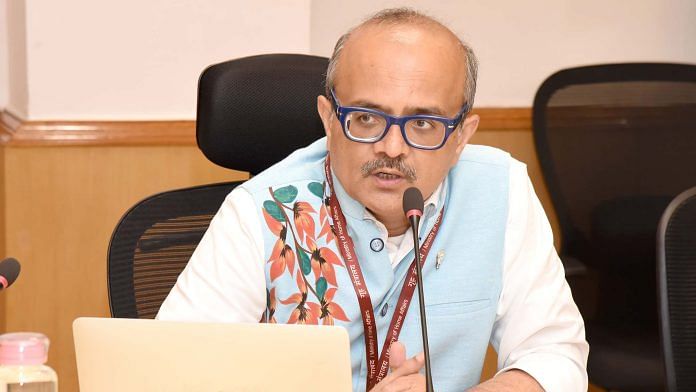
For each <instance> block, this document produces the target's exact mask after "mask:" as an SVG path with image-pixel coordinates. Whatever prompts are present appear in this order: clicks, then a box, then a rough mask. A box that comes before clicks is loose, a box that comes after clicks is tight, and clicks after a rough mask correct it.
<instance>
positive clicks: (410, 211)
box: [403, 187, 433, 392]
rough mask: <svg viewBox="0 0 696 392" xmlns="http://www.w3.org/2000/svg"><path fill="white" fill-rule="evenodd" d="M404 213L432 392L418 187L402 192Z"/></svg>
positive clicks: (428, 389)
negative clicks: (412, 254)
mask: <svg viewBox="0 0 696 392" xmlns="http://www.w3.org/2000/svg"><path fill="white" fill-rule="evenodd" d="M403 207H404V214H405V215H406V218H407V219H408V221H409V223H410V224H411V231H412V233H413V250H414V253H415V255H416V277H417V279H418V305H419V308H420V320H421V332H422V336H423V354H424V356H425V385H426V391H428V392H433V376H432V372H431V370H430V348H429V347H428V323H427V322H426V320H425V299H424V295H423V272H422V267H423V264H422V262H421V256H420V243H419V241H418V224H419V223H420V217H421V216H423V195H422V194H421V192H420V191H419V190H418V188H415V187H411V188H408V189H406V191H405V192H404V199H403Z"/></svg>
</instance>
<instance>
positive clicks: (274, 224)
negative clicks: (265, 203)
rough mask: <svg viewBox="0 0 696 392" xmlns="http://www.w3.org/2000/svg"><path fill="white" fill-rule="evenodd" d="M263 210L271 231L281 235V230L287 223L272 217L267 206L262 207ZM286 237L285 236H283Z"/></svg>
mask: <svg viewBox="0 0 696 392" xmlns="http://www.w3.org/2000/svg"><path fill="white" fill-rule="evenodd" d="M261 211H263V219H265V220H266V224H267V225H268V228H269V229H270V230H271V233H273V234H275V235H277V236H280V232H281V231H282V230H283V229H284V228H285V225H284V224H282V223H280V222H278V221H277V220H276V219H275V218H274V217H272V216H271V215H270V214H269V213H268V212H266V209H265V208H262V209H261ZM283 238H285V236H283Z"/></svg>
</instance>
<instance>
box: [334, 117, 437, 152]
mask: <svg viewBox="0 0 696 392" xmlns="http://www.w3.org/2000/svg"><path fill="white" fill-rule="evenodd" d="M344 125H345V129H346V131H348V133H349V134H350V136H351V137H353V138H355V139H358V140H361V141H366V142H370V141H375V140H377V139H379V138H380V137H381V136H382V134H383V133H384V132H386V131H387V129H386V128H387V119H386V118H384V117H382V116H380V115H377V114H375V113H369V112H360V111H356V112H351V113H348V115H347V116H346V118H345V124H344ZM404 130H405V133H406V139H407V140H408V142H409V143H411V144H415V145H419V146H423V147H435V146H438V145H440V144H441V143H442V140H443V139H444V138H445V124H444V123H442V122H440V121H436V120H432V119H427V118H416V119H411V120H408V121H407V122H406V123H405V124H404Z"/></svg>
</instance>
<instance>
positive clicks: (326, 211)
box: [319, 199, 334, 243]
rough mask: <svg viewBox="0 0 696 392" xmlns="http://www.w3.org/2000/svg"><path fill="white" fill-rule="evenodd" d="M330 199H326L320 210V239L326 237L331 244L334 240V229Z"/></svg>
mask: <svg viewBox="0 0 696 392" xmlns="http://www.w3.org/2000/svg"><path fill="white" fill-rule="evenodd" d="M328 200H329V199H325V201H324V203H322V204H321V208H320V209H319V222H321V231H320V232H319V238H321V237H323V236H326V242H327V243H329V242H331V241H333V240H334V232H333V227H331V220H330V219H329V216H331V206H329V204H328Z"/></svg>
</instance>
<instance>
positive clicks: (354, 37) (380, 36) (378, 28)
mask: <svg viewBox="0 0 696 392" xmlns="http://www.w3.org/2000/svg"><path fill="white" fill-rule="evenodd" d="M380 40H381V41H380ZM387 41H389V42H387ZM382 43H384V44H389V43H391V44H393V43H397V44H398V43H400V44H403V47H404V50H407V51H405V52H403V53H398V54H396V55H397V56H396V57H394V59H393V60H394V61H408V58H409V57H410V56H417V55H419V52H421V51H422V50H429V49H435V51H436V52H439V53H438V56H439V57H440V58H441V59H443V60H446V61H454V62H458V63H459V66H457V67H456V68H457V69H459V71H458V72H460V75H461V77H462V81H461V83H460V84H459V85H458V86H460V92H459V93H458V94H456V95H457V96H459V97H462V102H461V103H462V104H463V103H464V102H466V103H467V104H468V105H469V107H470V108H471V106H472V105H473V101H474V96H475V93H476V77H477V68H478V63H477V61H476V57H475V55H474V52H473V50H472V49H471V48H470V47H469V46H468V45H467V44H465V43H464V42H463V41H461V40H460V39H459V38H458V37H457V36H456V35H455V34H454V33H452V31H451V30H449V29H448V28H447V27H445V26H444V25H443V24H441V23H440V22H438V21H437V20H435V19H433V18H431V17H429V16H426V15H424V14H421V13H419V12H417V11H415V10H412V9H409V8H395V9H387V10H383V11H380V12H379V13H377V14H375V15H373V16H372V17H370V18H368V19H367V20H365V21H364V22H363V23H361V24H359V25H358V26H355V27H353V28H352V29H350V30H349V31H348V32H347V33H345V34H344V35H343V36H341V38H339V40H338V42H337V43H336V46H335V48H334V52H333V55H332V56H331V59H330V61H329V67H328V69H327V73H326V96H327V97H330V91H331V90H332V89H334V88H335V87H336V84H337V83H338V77H339V74H340V73H341V68H342V67H341V64H342V63H343V62H344V60H343V58H344V56H345V57H348V56H352V55H354V54H356V52H357V53H359V54H363V55H364V54H365V53H364V52H358V51H359V50H364V48H365V45H366V44H367V45H371V48H372V49H375V48H376V49H377V52H379V50H380V46H381V44H382ZM409 44H410V45H409ZM419 45H420V46H419ZM351 49H352V52H353V53H352V54H351V53H350V52H351ZM346 52H348V53H346ZM431 52H432V51H431ZM455 79H456V78H455Z"/></svg>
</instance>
